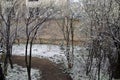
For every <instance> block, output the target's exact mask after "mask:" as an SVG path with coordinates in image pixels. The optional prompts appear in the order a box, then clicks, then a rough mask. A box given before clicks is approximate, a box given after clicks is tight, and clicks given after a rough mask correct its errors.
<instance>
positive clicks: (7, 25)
mask: <svg viewBox="0 0 120 80" xmlns="http://www.w3.org/2000/svg"><path fill="white" fill-rule="evenodd" d="M2 3H3V4H5V3H4V1H1V6H2V7H1V9H2V12H1V13H0V18H1V30H0V34H1V38H2V45H3V48H4V55H5V56H4V60H3V61H4V74H6V73H7V65H8V61H9V63H10V66H11V68H13V64H12V59H11V56H12V46H13V43H14V41H15V39H16V36H17V30H18V25H17V24H18V19H19V17H20V16H19V14H18V10H19V8H20V7H19V6H20V5H19V4H20V3H21V1H17V0H14V1H11V3H10V4H9V5H8V7H7V6H4V5H3V4H2ZM11 28H12V29H11Z"/></svg>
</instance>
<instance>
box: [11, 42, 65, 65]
mask: <svg viewBox="0 0 120 80" xmlns="http://www.w3.org/2000/svg"><path fill="white" fill-rule="evenodd" d="M28 53H29V49H28ZM12 54H13V55H21V56H24V55H25V44H20V45H14V46H13V53H12ZM32 57H39V58H47V59H49V60H51V61H53V62H56V63H60V62H61V61H65V59H66V58H65V55H64V54H62V52H61V50H60V47H59V46H57V45H44V44H33V46H32Z"/></svg>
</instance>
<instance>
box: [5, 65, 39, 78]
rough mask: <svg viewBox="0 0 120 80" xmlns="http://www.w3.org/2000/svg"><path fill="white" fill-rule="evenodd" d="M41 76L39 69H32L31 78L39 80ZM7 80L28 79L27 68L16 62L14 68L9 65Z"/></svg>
mask: <svg viewBox="0 0 120 80" xmlns="http://www.w3.org/2000/svg"><path fill="white" fill-rule="evenodd" d="M40 76H41V72H40V71H39V70H37V69H31V79H32V80H39V79H40ZM6 80H28V76H27V69H26V68H23V67H22V66H18V65H17V64H14V68H13V69H11V68H10V66H9V67H8V74H7V76H6Z"/></svg>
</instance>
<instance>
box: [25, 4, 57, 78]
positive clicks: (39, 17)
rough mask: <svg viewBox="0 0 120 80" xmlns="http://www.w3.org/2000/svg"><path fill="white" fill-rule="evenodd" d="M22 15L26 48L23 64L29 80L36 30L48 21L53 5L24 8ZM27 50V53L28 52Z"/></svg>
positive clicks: (52, 11) (53, 11)
mask: <svg viewBox="0 0 120 80" xmlns="http://www.w3.org/2000/svg"><path fill="white" fill-rule="evenodd" d="M26 11H27V12H25V13H24V22H25V36H26V47H25V63H26V67H27V74H28V80H31V65H32V64H31V60H32V45H33V42H34V40H35V38H36V35H37V32H38V30H41V29H42V28H43V27H44V23H45V22H46V21H47V20H49V19H50V18H51V17H52V15H53V13H55V12H56V10H54V7H53V5H52V4H51V5H49V6H42V5H39V6H37V7H34V8H30V7H28V8H26ZM28 50H29V51H28Z"/></svg>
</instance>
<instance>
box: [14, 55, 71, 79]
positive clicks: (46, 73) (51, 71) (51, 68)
mask: <svg viewBox="0 0 120 80" xmlns="http://www.w3.org/2000/svg"><path fill="white" fill-rule="evenodd" d="M12 59H13V63H14V64H18V65H20V66H23V67H25V62H24V57H23V56H13V58H12ZM32 68H35V69H39V70H40V71H41V72H42V78H41V79H40V80H72V79H71V78H70V76H69V75H67V74H66V73H64V72H63V70H62V69H61V66H60V65H58V64H56V63H54V62H51V61H49V60H48V59H44V58H42V59H40V58H37V57H33V58H32Z"/></svg>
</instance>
